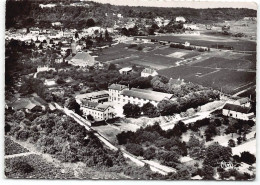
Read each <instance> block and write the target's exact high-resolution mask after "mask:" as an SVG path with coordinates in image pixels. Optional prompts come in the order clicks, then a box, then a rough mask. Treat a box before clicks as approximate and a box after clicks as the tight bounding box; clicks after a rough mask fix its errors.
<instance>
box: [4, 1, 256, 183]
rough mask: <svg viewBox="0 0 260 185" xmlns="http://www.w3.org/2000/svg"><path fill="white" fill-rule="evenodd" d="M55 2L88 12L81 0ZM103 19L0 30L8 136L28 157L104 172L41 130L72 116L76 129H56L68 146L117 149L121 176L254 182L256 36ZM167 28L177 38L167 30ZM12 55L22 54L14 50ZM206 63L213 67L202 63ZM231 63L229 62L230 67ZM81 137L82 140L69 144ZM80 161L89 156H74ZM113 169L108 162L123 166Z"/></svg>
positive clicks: (222, 28) (179, 21) (210, 27)
mask: <svg viewBox="0 0 260 185" xmlns="http://www.w3.org/2000/svg"><path fill="white" fill-rule="evenodd" d="M39 6H40V8H41V9H44V8H54V7H55V6H56V5H55V4H47V5H46V4H40V5H39ZM59 6H61V5H59ZM62 6H74V7H79V6H80V7H81V6H83V7H88V5H86V4H85V3H82V2H81V3H73V4H71V5H62ZM106 16H107V17H111V16H112V17H116V21H115V22H114V24H113V25H112V26H111V27H102V26H97V25H95V24H94V23H93V22H94V20H93V19H88V20H87V23H88V24H89V25H90V26H86V28H84V29H76V28H73V29H71V28H65V27H64V25H63V23H61V22H53V23H52V27H51V28H48V29H46V28H39V27H31V28H19V29H15V28H11V29H8V30H6V35H5V40H6V51H7V52H6V62H9V61H17V63H13V64H12V63H11V62H10V65H12V66H14V65H16V66H15V67H16V68H17V69H15V70H13V71H12V70H11V69H10V76H11V77H12V78H10V79H11V80H10V81H9V82H8V83H9V84H8V85H7V90H6V94H5V96H6V100H5V110H6V112H5V114H6V119H7V122H6V126H5V130H6V133H7V134H6V138H9V139H11V140H12V142H16V140H17V143H19V144H20V145H22V146H23V147H26V148H27V149H28V150H29V149H30V150H31V149H32V148H34V146H33V145H34V144H35V145H37V147H38V148H40V153H41V152H42V153H46V155H53V156H54V157H53V161H55V160H60V161H63V162H70V163H73V162H75V161H78V162H82V161H83V162H84V163H87V167H88V165H89V167H93V165H92V166H91V164H95V165H101V166H102V164H99V160H98V159H94V157H93V156H92V154H90V153H87V148H86V149H85V150H86V151H84V152H85V153H83V152H82V153H80V149H79V148H78V147H77V146H76V144H75V146H74V144H71V147H67V145H66V144H64V143H65V140H64V138H62V137H61V136H62V134H61V132H64V131H62V130H60V131H54V130H55V129H56V128H55V127H56V125H55V124H56V123H53V122H51V124H53V125H50V124H49V123H48V121H49V120H51V119H55V120H56V121H57V122H59V121H60V122H59V125H60V127H58V126H57V128H58V129H60V128H62V129H63V128H65V130H66V129H67V128H70V126H64V125H67V124H69V123H66V121H68V122H69V121H70V122H71V125H74V126H73V128H72V126H71V128H70V129H67V130H66V131H65V132H66V133H65V134H68V133H71V134H74V135H73V136H68V138H72V139H71V140H74V139H75V143H77V142H76V139H78V140H80V141H79V143H80V144H78V145H79V146H82V147H83V146H84V142H85V141H84V140H87V141H89V138H94V140H95V142H97V143H101V145H102V146H99V144H97V145H98V146H99V147H101V148H102V150H104V151H106V152H105V153H110V152H119V153H120V152H121V153H122V158H123V159H121V158H120V156H121V154H120V155H119V154H118V153H116V154H114V153H113V154H111V156H113V157H114V158H116V161H120V160H123V161H124V160H126V161H127V162H126V163H127V165H129V166H131V169H132V171H131V173H130V172H125V171H123V172H122V173H123V174H124V175H125V174H128V175H129V176H131V175H133V174H134V172H133V171H136V173H137V172H138V175H140V178H142V177H144V176H142V175H147V174H146V173H143V172H142V170H143V169H147V168H148V169H149V170H150V171H151V174H153V173H155V174H156V175H155V174H153V175H151V176H153V177H154V178H155V179H156V177H157V175H158V174H159V175H158V178H161V176H160V175H162V176H164V177H166V176H167V177H169V178H177V177H176V174H178V175H179V176H181V175H184V174H183V173H182V172H183V171H185V173H186V172H187V174H189V175H187V176H183V177H181V178H183V179H185V178H187V177H188V178H189V179H193V180H201V179H217V180H220V179H231V180H232V179H233V180H234V179H239V178H241V179H253V178H254V175H255V164H256V163H255V160H254V159H255V158H254V156H255V154H256V148H255V143H256V107H255V106H256V97H255V75H256V74H255V73H256V68H255V64H254V59H255V58H254V55H255V53H254V47H255V39H256V37H255V35H254V34H251V35H250V34H249V33H248V35H246V34H247V33H246V34H243V35H241V34H238V32H233V31H234V30H235V28H234V27H235V26H233V27H232V25H231V24H233V23H232V22H231V21H230V22H228V21H227V22H226V23H227V24H221V23H215V24H201V23H198V24H196V23H194V22H192V21H189V20H188V19H186V18H185V17H183V16H177V17H175V18H174V19H172V20H169V19H166V18H163V17H159V16H157V17H155V18H154V19H153V20H150V22H147V20H145V19H141V20H140V19H137V18H136V19H135V18H126V17H124V16H123V15H122V14H120V13H118V14H111V15H109V14H106ZM240 21H241V22H242V23H244V22H246V23H245V24H247V23H248V24H255V21H256V20H255V17H244V18H243V19H242V20H240ZM169 23H172V24H173V25H174V29H175V30H177V31H174V32H172V33H169V32H168V31H167V29H169V28H167V25H169ZM218 24H219V25H218ZM230 25H231V26H230ZM177 27H180V28H177ZM216 33H218V34H221V35H217V36H215V35H214V34H216ZM226 35H228V36H226ZM238 35H239V36H238ZM245 35H246V36H245ZM240 36H241V37H240ZM227 37H228V38H227ZM238 37H239V38H238ZM227 39H228V40H229V42H224V40H225V41H226V40H227ZM195 41H198V42H195ZM236 43H238V44H236ZM245 45H248V47H247V48H245V47H244V46H245ZM252 45H253V46H252ZM20 50H22V52H23V54H20V55H19V54H17V57H16V55H12V53H19V51H20ZM214 60H216V63H218V61H220V62H219V63H218V64H216V65H212V64H208V63H209V61H211V62H214ZM206 61H207V63H206ZM222 61H225V62H226V63H225V62H223V63H221V62H222ZM234 61H239V64H234V65H233V63H234ZM203 62H204V63H205V65H201V63H203ZM229 62H230V65H229V64H227V63H229ZM245 62H248V63H247V64H244V63H245ZM19 65H22V66H23V67H24V68H23V69H19ZM7 67H8V66H7ZM8 69H9V68H8ZM222 72H223V73H222ZM230 73H232V74H235V75H240V74H242V73H243V74H245V76H246V78H239V77H237V78H235V77H234V78H232V79H231V78H230V79H231V80H230V81H228V80H226V76H225V75H227V76H228V75H230ZM8 75H9V71H8ZM213 75H215V76H213ZM235 75H234V76H235ZM252 79H253V80H252ZM225 83H226V84H225ZM11 115H14V116H13V117H12V116H11ZM17 122H20V123H21V125H20V124H18V123H17ZM43 125H44V126H43ZM75 125H77V126H75ZM78 127H79V128H78ZM47 128H48V129H49V130H48V129H47ZM54 128H55V129H54ZM82 129H83V130H84V131H82ZM68 130H69V131H68ZM85 132H87V133H85ZM45 133H47V134H46V136H45V135H44V134H45ZM41 134H43V135H44V137H43V139H42V138H41V137H40V136H42V135H41ZM52 134H53V137H59V139H60V140H61V141H62V142H63V141H64V143H63V144H62V146H63V148H59V147H58V143H56V141H52V142H50V140H53V138H51V137H52ZM56 134H57V135H56ZM59 134H60V135H59ZM81 134H82V135H84V139H82V138H81V139H79V137H81V136H82V135H81ZM54 135H55V136H54ZM47 138H48V139H47ZM28 143H30V144H28ZM72 145H73V146H72ZM28 146H30V147H28ZM84 147H85V146H84ZM91 147H95V145H93V146H92V145H91ZM103 147H104V148H105V149H104V148H103ZM74 148H77V149H75V150H77V152H78V153H80V154H76V153H77V152H76V153H75V152H74V151H73V150H74ZM34 150H35V151H36V149H33V150H32V151H34ZM93 151H94V150H93ZM212 151H214V152H215V153H218V152H224V153H222V154H223V155H224V157H223V158H224V159H225V157H226V159H231V158H232V160H231V161H232V162H233V163H234V165H236V171H235V172H233V171H232V170H233V169H230V168H226V169H221V168H220V167H219V166H218V164H217V163H218V162H216V163H214V164H213V162H212V161H214V160H215V159H214V160H213V159H212V160H211V159H210V157H211V156H210V154H208V153H210V152H212ZM38 152H39V151H37V152H36V153H38ZM73 152H74V153H73ZM207 152H208V153H207ZM35 155H36V154H35ZM81 155H82V156H84V155H86V156H88V155H89V156H91V157H89V159H84V160H83V159H82V160H81V158H80V157H79V156H81ZM102 155H103V154H102ZM104 155H105V154H104ZM109 155H110V154H109ZM118 155H119V156H118ZM220 155H221V154H220ZM7 156H8V155H7ZM64 156H65V157H64ZM111 156H110V157H111ZM115 156H116V157H115ZM205 156H206V157H205ZM82 158H84V157H82ZM108 158H109V157H108ZM245 158H250V159H252V161H249V159H245ZM7 159H9V158H7ZM119 159H120V160H119ZM107 160H108V159H107ZM109 160H110V159H109ZM111 160H112V159H111ZM247 160H248V161H247ZM112 161H113V160H112ZM129 161H130V162H129ZM226 162H229V161H226ZM111 163H113V162H110V161H109V162H107V161H106V167H108V166H109V167H108V168H110V167H112V166H113V165H111ZM114 163H115V162H114ZM59 164H60V163H59ZM61 164H62V163H61ZM122 164H123V165H122ZM122 164H121V161H120V162H118V164H116V165H118V166H120V168H123V167H122V166H124V163H123V162H122ZM62 165H63V164H62ZM95 165H94V166H95ZM133 166H134V167H133ZM135 166H137V167H135ZM59 168H64V169H67V167H65V166H62V167H59ZM118 168H119V167H118ZM186 168H190V170H188V169H186ZM82 169H83V168H82ZM84 169H85V167H84ZM129 169H130V167H129ZM9 170H10V171H11V169H9ZM55 170H56V169H55ZM70 170H71V169H70ZM70 170H68V171H66V170H65V171H66V173H65V174H67V173H70ZM73 170H75V168H73ZM73 170H72V171H73ZM207 170H209V171H210V172H211V173H210V174H208V175H207V174H205V173H206V171H207ZM82 171H84V170H81V173H82V174H83V172H82ZM74 172H75V171H74ZM139 172H140V174H139ZM232 172H233V173H232ZM77 173H78V172H77ZM63 174H64V173H63ZM141 174H142V175H141ZM173 174H175V175H173ZM74 175H75V174H74ZM121 175H122V174H121ZM149 175H150V172H149ZM149 175H148V176H149ZM148 176H146V177H145V178H148ZM179 176H178V178H179ZM83 178H84V177H83ZM138 178H139V176H138ZM151 178H152V177H151ZM181 178H180V179H181Z"/></svg>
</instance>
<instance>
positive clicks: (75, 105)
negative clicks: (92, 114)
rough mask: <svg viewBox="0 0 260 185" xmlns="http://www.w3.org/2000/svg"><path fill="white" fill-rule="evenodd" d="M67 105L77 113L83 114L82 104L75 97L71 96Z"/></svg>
mask: <svg viewBox="0 0 260 185" xmlns="http://www.w3.org/2000/svg"><path fill="white" fill-rule="evenodd" d="M65 106H67V108H68V109H71V110H73V111H75V113H77V114H78V115H80V116H82V115H83V112H82V110H81V109H80V105H79V104H78V103H77V101H76V100H75V98H70V99H69V100H68V101H67V102H66V104H65Z"/></svg>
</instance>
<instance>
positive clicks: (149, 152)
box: [144, 147, 156, 160]
mask: <svg viewBox="0 0 260 185" xmlns="http://www.w3.org/2000/svg"><path fill="white" fill-rule="evenodd" d="M155 152H156V150H155V148H153V147H150V148H148V149H146V150H145V151H144V158H145V159H147V160H151V159H153V158H154V157H155V156H156V153H155Z"/></svg>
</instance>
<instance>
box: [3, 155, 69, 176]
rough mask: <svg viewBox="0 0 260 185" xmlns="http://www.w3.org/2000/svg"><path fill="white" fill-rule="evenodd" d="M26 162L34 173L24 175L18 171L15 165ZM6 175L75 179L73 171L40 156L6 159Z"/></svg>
mask: <svg viewBox="0 0 260 185" xmlns="http://www.w3.org/2000/svg"><path fill="white" fill-rule="evenodd" d="M21 161H23V162H26V163H27V164H29V165H30V166H31V167H32V168H33V171H32V172H30V173H23V172H21V171H20V170H17V169H16V168H15V167H14V166H13V164H15V163H17V162H21ZM5 166H6V168H5V175H6V177H8V178H40V179H50V178H51V179H53V178H73V177H74V174H73V172H72V171H66V170H65V169H62V168H61V167H57V166H55V165H53V164H52V163H50V162H47V161H46V160H44V159H43V158H42V157H41V156H39V155H35V154H32V155H29V156H21V157H15V158H9V159H5Z"/></svg>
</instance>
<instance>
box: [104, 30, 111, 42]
mask: <svg viewBox="0 0 260 185" xmlns="http://www.w3.org/2000/svg"><path fill="white" fill-rule="evenodd" d="M105 40H106V41H109V40H110V37H109V33H108V31H107V30H106V31H105Z"/></svg>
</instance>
